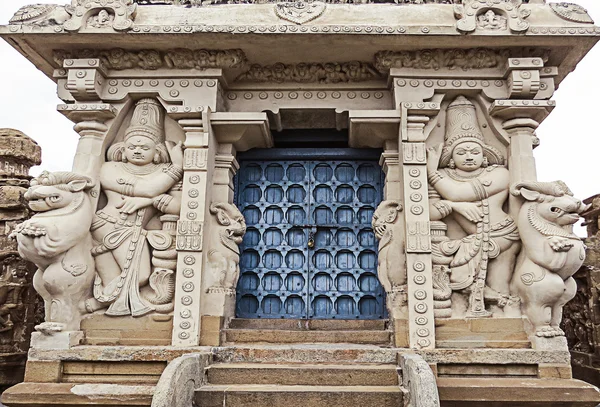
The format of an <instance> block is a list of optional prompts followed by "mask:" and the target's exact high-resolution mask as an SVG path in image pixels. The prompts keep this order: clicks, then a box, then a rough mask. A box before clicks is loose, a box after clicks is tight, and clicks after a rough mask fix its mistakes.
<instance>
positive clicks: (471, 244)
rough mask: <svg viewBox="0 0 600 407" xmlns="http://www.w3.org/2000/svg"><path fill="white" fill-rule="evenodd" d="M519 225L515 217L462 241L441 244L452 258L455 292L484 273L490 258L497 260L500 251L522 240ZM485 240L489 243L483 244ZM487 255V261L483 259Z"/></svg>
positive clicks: (452, 280)
mask: <svg viewBox="0 0 600 407" xmlns="http://www.w3.org/2000/svg"><path fill="white" fill-rule="evenodd" d="M519 240H520V237H519V232H518V230H517V225H516V224H515V222H514V220H513V219H511V218H506V219H505V220H504V221H502V222H500V223H497V224H494V225H492V226H491V227H490V230H489V232H487V233H486V232H485V231H483V230H482V231H481V232H479V231H478V233H475V234H472V235H469V236H466V237H464V238H462V239H460V240H450V241H446V242H442V243H440V246H439V250H440V251H441V253H442V254H443V255H444V256H449V257H452V261H451V262H450V264H449V267H450V268H451V270H452V272H451V275H450V287H451V288H452V290H454V291H458V290H463V289H465V288H468V287H469V286H471V285H472V284H473V282H474V281H475V278H476V277H477V276H478V275H480V272H481V268H482V267H486V269H487V260H491V259H495V258H496V257H498V256H499V255H500V253H502V252H504V251H505V250H507V249H508V248H509V247H511V246H512V245H513V244H514V242H516V241H519ZM483 242H488V244H487V245H483ZM484 247H487V248H488V249H487V256H484ZM484 258H485V259H486V261H483V260H484Z"/></svg>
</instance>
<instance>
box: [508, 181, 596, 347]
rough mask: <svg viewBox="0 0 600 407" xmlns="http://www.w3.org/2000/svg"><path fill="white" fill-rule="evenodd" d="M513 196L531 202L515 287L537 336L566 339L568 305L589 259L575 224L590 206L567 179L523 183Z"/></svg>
mask: <svg viewBox="0 0 600 407" xmlns="http://www.w3.org/2000/svg"><path fill="white" fill-rule="evenodd" d="M512 193H513V194H514V195H516V196H521V197H522V198H523V199H524V200H525V203H524V204H523V206H522V207H521V210H520V211H519V219H518V221H519V233H520V234H521V237H522V239H523V251H522V252H521V254H520V256H519V260H518V263H517V268H516V270H515V274H514V277H513V280H512V283H511V286H512V289H513V291H514V292H516V293H518V294H519V295H520V297H521V301H522V308H523V314H525V316H527V318H528V319H529V322H531V324H532V325H533V328H534V330H535V334H536V335H537V336H540V337H549V338H552V337H555V336H563V335H564V334H565V333H564V332H563V331H562V329H560V327H559V324H560V322H561V319H562V313H563V306H564V305H565V304H566V303H567V302H568V301H570V300H571V299H573V298H574V297H575V294H576V292H577V284H576V283H575V280H574V279H573V278H572V275H573V274H575V273H576V272H577V270H578V269H579V268H580V267H581V265H582V264H583V261H584V260H585V245H584V244H583V241H582V240H581V239H580V238H579V237H577V235H575V234H574V233H573V225H574V224H575V223H576V222H577V221H578V220H579V219H580V214H581V213H582V212H583V211H585V210H586V208H587V206H586V205H585V204H583V202H581V201H580V200H578V199H576V198H574V197H573V193H572V192H571V191H570V190H569V188H568V187H567V186H566V185H565V184H564V183H563V182H561V181H556V182H523V183H520V184H518V185H516V186H515V187H514V188H513V190H512Z"/></svg>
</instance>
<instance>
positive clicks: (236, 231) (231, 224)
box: [210, 202, 246, 245]
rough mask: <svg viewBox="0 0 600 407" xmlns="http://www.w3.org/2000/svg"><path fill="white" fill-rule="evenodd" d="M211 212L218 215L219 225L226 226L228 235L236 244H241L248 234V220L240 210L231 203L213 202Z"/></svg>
mask: <svg viewBox="0 0 600 407" xmlns="http://www.w3.org/2000/svg"><path fill="white" fill-rule="evenodd" d="M210 213H212V214H213V215H215V216H216V217H217V222H219V225H221V226H225V232H226V233H227V237H228V238H229V239H231V240H232V241H233V242H235V243H236V244H238V245H239V244H241V243H242V239H243V238H244V235H245V234H246V220H245V219H244V216H243V215H242V214H241V212H240V210H239V209H238V208H237V207H236V206H235V205H233V204H230V203H222V202H221V203H213V204H211V205H210Z"/></svg>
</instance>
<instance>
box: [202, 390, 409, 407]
mask: <svg viewBox="0 0 600 407" xmlns="http://www.w3.org/2000/svg"><path fill="white" fill-rule="evenodd" d="M195 401H196V404H197V406H198V407H263V406H299V405H301V406H303V407H324V406H326V407H384V406H401V405H402V392H401V391H400V388H399V387H398V386H277V385H208V386H204V387H201V388H200V389H198V390H197V391H196V397H195Z"/></svg>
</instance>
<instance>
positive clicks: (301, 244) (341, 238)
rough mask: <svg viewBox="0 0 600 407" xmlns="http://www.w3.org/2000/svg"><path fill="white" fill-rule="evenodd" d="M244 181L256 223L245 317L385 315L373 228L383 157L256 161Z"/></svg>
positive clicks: (242, 301)
mask: <svg viewBox="0 0 600 407" xmlns="http://www.w3.org/2000/svg"><path fill="white" fill-rule="evenodd" d="M236 182H237V188H236V203H237V205H238V206H239V208H240V210H241V211H242V213H243V214H244V217H245V218H246V223H247V224H248V231H247V233H246V236H245V237H244V241H243V243H242V246H241V248H240V249H241V253H242V255H241V258H240V272H241V274H240V280H239V284H238V288H237V311H236V312H237V316H238V317H242V318H299V319H305V318H321V319H331V318H337V319H378V318H384V317H385V299H384V292H383V289H382V287H381V285H380V284H379V281H378V279H377V241H376V239H375V235H374V234H373V230H372V229H371V219H372V216H373V213H374V211H375V208H376V207H377V205H378V204H379V203H380V201H381V199H382V195H383V192H382V191H383V173H382V171H381V168H380V167H379V165H378V163H377V162H375V161H249V162H242V163H241V167H240V170H239V173H238V176H237V181H236Z"/></svg>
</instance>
